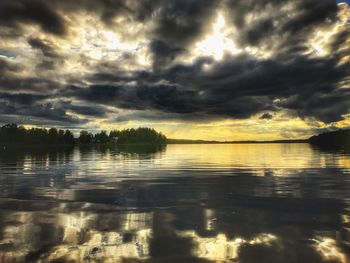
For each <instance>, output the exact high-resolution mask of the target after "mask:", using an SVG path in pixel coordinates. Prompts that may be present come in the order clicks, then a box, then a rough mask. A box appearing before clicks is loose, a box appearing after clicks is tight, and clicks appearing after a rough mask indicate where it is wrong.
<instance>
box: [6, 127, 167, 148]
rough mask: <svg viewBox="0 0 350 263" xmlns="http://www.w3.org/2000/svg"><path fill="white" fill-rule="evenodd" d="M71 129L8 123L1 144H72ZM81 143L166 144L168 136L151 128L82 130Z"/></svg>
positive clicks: (79, 141) (79, 139)
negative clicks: (109, 130) (107, 130)
mask: <svg viewBox="0 0 350 263" xmlns="http://www.w3.org/2000/svg"><path fill="white" fill-rule="evenodd" d="M75 141H76V140H75V139H74V136H73V133H72V132H71V131H70V130H66V131H64V130H57V129H56V128H51V129H49V130H47V129H42V128H31V129H26V128H24V127H23V126H17V125H16V124H6V125H4V126H2V127H0V145H9V144H31V145H48V144H50V145H72V144H74V143H75ZM77 142H78V143H80V144H115V143H118V144H166V142H167V138H166V137H165V136H164V135H163V134H162V133H160V132H157V131H155V130H154V129H151V128H138V129H126V130H122V131H118V130H114V131H111V132H110V133H109V135H108V134H107V132H106V131H101V132H99V133H96V134H95V135H93V134H92V133H90V132H87V131H81V132H80V136H79V138H78V139H77Z"/></svg>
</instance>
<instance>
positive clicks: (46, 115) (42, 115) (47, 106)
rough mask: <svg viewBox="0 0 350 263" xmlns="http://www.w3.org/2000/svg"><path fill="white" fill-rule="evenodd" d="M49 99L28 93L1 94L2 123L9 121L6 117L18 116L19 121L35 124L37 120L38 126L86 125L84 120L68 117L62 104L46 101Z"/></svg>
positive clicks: (0, 110)
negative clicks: (51, 124)
mask: <svg viewBox="0 0 350 263" xmlns="http://www.w3.org/2000/svg"><path fill="white" fill-rule="evenodd" d="M47 98H49V96H46V95H36V94H28V93H17V94H11V93H0V114H1V115H3V116H1V117H0V122H1V123H3V122H4V121H5V120H6V119H7V118H6V116H18V119H17V120H18V121H20V120H21V119H22V120H23V119H24V120H26V121H29V122H30V123H33V122H32V121H33V120H35V123H38V124H39V123H40V122H41V124H45V123H47V122H50V123H54V124H60V125H62V124H71V125H72V124H82V123H84V120H82V119H76V118H73V117H71V116H69V115H67V114H66V109H64V108H62V107H61V105H60V103H53V102H48V101H45V99H47ZM3 117H4V118H3ZM18 121H16V122H18Z"/></svg>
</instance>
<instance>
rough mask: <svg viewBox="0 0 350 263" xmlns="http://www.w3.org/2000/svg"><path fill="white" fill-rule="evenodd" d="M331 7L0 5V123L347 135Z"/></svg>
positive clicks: (345, 29)
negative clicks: (342, 132) (342, 131)
mask: <svg viewBox="0 0 350 263" xmlns="http://www.w3.org/2000/svg"><path fill="white" fill-rule="evenodd" d="M349 19H350V8H349V6H348V5H347V4H346V3H339V2H337V1H334V0H322V1H321V0H289V1H287V0H286V1H279V0H259V1H256V0H244V1H237V0H143V1H140V0H100V1H96V0H75V1H70V0H30V1H29V0H1V1H0V124H6V123H18V124H22V125H25V126H26V127H57V128H69V129H72V130H73V131H78V130H80V129H86V130H90V131H93V132H94V131H98V130H111V129H124V128H132V127H139V126H147V127H153V128H155V129H156V130H159V131H161V132H163V133H164V134H166V135H167V136H168V137H170V138H187V139H210V140H271V139H294V138H307V137H308V136H310V135H312V134H315V133H319V132H322V131H327V130H334V129H337V128H347V127H350V77H349V76H350V74H349V73H350V65H349V59H350V22H349V21H350V20H349Z"/></svg>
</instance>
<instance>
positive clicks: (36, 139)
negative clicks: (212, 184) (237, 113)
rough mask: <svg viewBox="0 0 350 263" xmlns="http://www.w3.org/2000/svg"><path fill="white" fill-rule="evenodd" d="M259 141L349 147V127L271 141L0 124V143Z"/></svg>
mask: <svg viewBox="0 0 350 263" xmlns="http://www.w3.org/2000/svg"><path fill="white" fill-rule="evenodd" d="M249 143H254V144H263V143H310V144H311V145H314V146H317V147H320V148H324V149H350V130H338V131H333V132H326V133H322V134H319V135H315V136H312V137H310V138H309V139H300V140H274V141H251V140H246V141H212V140H211V141H210V140H208V141H207V140H187V139H168V138H167V137H166V136H165V135H163V134H162V133H161V132H157V131H156V130H154V129H152V128H145V127H140V128H137V129H124V130H112V131H110V132H109V133H107V131H101V132H98V133H96V134H93V133H91V132H88V131H81V132H80V134H79V136H78V137H77V138H75V137H74V135H73V132H72V131H70V130H61V129H56V128H50V129H45V128H29V129H28V128H25V127H24V126H18V125H16V124H6V125H4V126H2V127H0V145H3V146H6V145H74V144H79V145H93V144H103V145H108V144H118V145H129V144H150V145H165V144H249Z"/></svg>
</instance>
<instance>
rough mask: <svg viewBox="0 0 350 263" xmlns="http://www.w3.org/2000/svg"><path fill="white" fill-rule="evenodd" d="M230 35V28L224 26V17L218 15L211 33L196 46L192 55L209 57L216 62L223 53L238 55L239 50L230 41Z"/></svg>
mask: <svg viewBox="0 0 350 263" xmlns="http://www.w3.org/2000/svg"><path fill="white" fill-rule="evenodd" d="M231 34H232V28H229V27H227V26H226V22H225V19H224V17H223V16H222V15H221V14H219V15H218V18H217V20H216V22H215V24H214V25H213V31H212V32H211V34H209V35H207V36H206V37H205V38H204V40H203V41H201V42H199V43H197V44H196V47H195V50H194V53H195V54H196V56H211V57H214V58H215V59H216V60H221V59H222V58H223V57H224V55H225V53H228V54H236V53H239V52H240V50H239V49H238V48H237V47H236V45H235V43H234V42H233V40H232V39H230V35H231Z"/></svg>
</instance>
